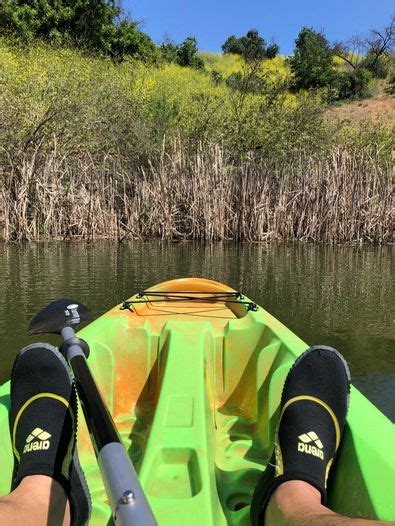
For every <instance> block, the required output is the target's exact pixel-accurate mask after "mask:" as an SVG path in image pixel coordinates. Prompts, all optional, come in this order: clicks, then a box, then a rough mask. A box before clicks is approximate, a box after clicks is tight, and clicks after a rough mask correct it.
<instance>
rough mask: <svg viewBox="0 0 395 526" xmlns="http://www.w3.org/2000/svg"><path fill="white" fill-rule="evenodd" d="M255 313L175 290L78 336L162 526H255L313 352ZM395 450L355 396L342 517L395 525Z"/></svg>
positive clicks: (182, 285)
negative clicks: (268, 471) (390, 491)
mask: <svg viewBox="0 0 395 526" xmlns="http://www.w3.org/2000/svg"><path fill="white" fill-rule="evenodd" d="M185 291H186V292H185ZM221 293H222V294H221ZM209 298H212V299H209ZM252 305H253V304H251V305H250V300H248V299H245V298H242V297H240V296H236V294H235V291H233V289H231V288H229V287H226V286H225V285H223V284H220V283H216V282H213V281H209V280H203V279H192V278H188V279H181V280H174V281H170V282H166V283H163V284H160V285H158V286H156V287H153V288H151V289H149V291H145V293H144V294H142V295H137V296H135V297H133V298H131V299H130V300H129V302H126V303H125V304H124V305H123V307H124V308H123V310H120V308H119V306H117V307H115V308H114V309H112V310H110V311H109V312H108V313H106V314H105V315H103V316H102V317H101V318H99V319H98V320H96V321H95V322H93V323H91V324H90V325H89V326H88V327H86V328H85V329H84V330H83V331H81V332H80V336H81V337H82V338H84V339H86V340H87V341H88V342H89V344H90V348H91V354H90V357H89V365H90V367H91V369H92V372H93V374H94V376H95V379H96V381H97V383H98V385H99V386H100V390H101V392H102V395H103V398H104V400H105V401H106V403H107V405H108V407H109V409H110V412H111V413H112V415H113V417H114V420H115V422H116V425H117V428H118V430H119V432H120V435H121V437H122V439H123V442H124V444H125V446H126V448H127V450H128V452H129V455H130V457H131V459H132V461H133V464H134V466H135V468H136V470H137V472H138V474H139V478H140V481H141V483H142V485H143V488H144V489H145V492H146V494H147V498H148V500H149V502H150V504H151V506H152V509H153V512H154V515H155V516H156V518H157V521H158V524H159V525H160V526H162V525H163V526H165V525H170V524H172V525H174V524H196V525H201V524H205V525H213V526H214V525H215V526H217V525H225V524H230V525H248V524H249V504H250V501H251V496H252V493H253V490H254V487H255V485H256V482H257V480H258V478H259V475H260V473H261V471H262V470H263V469H264V468H265V466H266V463H267V462H268V461H269V458H270V456H271V453H272V448H273V440H274V435H275V431H276V426H277V422H278V417H279V403H280V398H281V390H282V385H283V382H284V379H285V377H286V375H287V372H288V370H289V368H290V366H291V364H292V363H293V361H294V360H295V358H296V356H298V355H299V354H300V353H301V352H303V351H304V350H305V349H306V348H307V345H306V344H305V343H304V342H303V341H301V340H300V339H299V338H298V337H297V336H295V335H294V334H293V333H292V332H291V331H289V330H288V329H287V328H286V327H284V326H283V325H282V324H281V323H280V322H278V321H277V320H276V319H275V318H273V317H272V316H271V315H270V314H269V313H267V312H266V311H264V310H263V309H262V308H259V309H258V310H257V311H255V310H253V309H254V307H253V306H252ZM1 394H3V397H2V398H0V401H3V405H1V404H0V424H1V423H2V418H3V420H4V422H5V416H6V414H7V405H8V404H9V400H8V398H7V386H4V387H3V388H2V391H0V395H1ZM7 420H8V418H7ZM362 421H363V422H364V428H363V429H362V426H361V422H362ZM80 423H81V425H80V427H79V433H78V448H79V454H80V460H81V464H82V467H83V469H84V471H85V474H86V478H87V481H88V484H89V487H90V490H91V494H92V500H93V515H92V520H91V524H92V525H102V524H107V522H108V520H109V518H110V516H111V513H110V508H109V506H108V504H107V497H106V495H105V492H104V488H103V484H102V480H101V477H100V473H99V470H98V466H97V463H96V460H95V456H94V453H93V448H92V446H91V443H90V439H89V435H88V432H87V429H86V426H85V422H84V420H83V417H82V416H81V417H80ZM370 427H371V428H372V431H369V429H370ZM377 430H380V431H379V434H380V444H377V440H376V435H375V433H376V432H377ZM5 442H6V444H5V446H6V447H5V448H4V450H3V451H2V452H0V469H4V471H5V473H6V478H5V479H3V480H4V481H2V482H1V484H0V490H1V492H3V493H5V492H6V491H8V488H9V486H8V488H7V484H8V485H9V481H10V477H11V471H10V469H12V455H11V449H10V444H9V439H8V442H7V438H5ZM393 444H395V432H394V428H393V426H392V425H391V423H390V422H389V421H388V420H387V419H386V418H385V417H384V416H383V415H382V414H381V413H380V412H379V411H377V409H376V408H375V407H374V406H372V405H371V404H370V403H369V402H368V401H367V400H366V399H365V398H364V397H363V396H362V395H361V394H360V393H358V391H356V390H355V389H352V396H351V408H350V414H349V417H348V426H347V429H346V433H345V437H344V443H343V446H342V450H341V454H340V457H339V460H338V462H337V466H336V468H335V473H334V474H335V475H336V476H335V477H332V481H331V484H330V491H329V498H330V503H331V505H332V507H333V508H334V509H335V510H336V511H339V512H343V513H347V514H349V515H353V516H357V517H359V516H364V517H369V518H381V519H383V520H390V519H391V518H392V519H394V518H395V506H394V503H393V502H392V501H391V500H390V497H389V496H386V491H387V488H389V487H391V484H392V485H393V484H394V483H395V458H394V457H395V455H394V454H392V456H391V449H390V447H391V448H394V446H393ZM385 445H387V446H388V447H387V452H386V453H384V449H383V446H385ZM7 448H8V449H7ZM10 458H11V460H10ZM383 473H386V474H387V476H386V477H383ZM383 478H384V480H383Z"/></svg>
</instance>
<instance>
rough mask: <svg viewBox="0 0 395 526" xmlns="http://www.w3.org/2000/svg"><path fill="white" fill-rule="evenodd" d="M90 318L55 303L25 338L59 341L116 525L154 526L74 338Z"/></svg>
mask: <svg viewBox="0 0 395 526" xmlns="http://www.w3.org/2000/svg"><path fill="white" fill-rule="evenodd" d="M90 318H91V315H90V312H89V311H88V309H87V308H86V307H85V306H84V305H82V304H81V303H78V302H77V301H73V300H69V299H62V300H58V301H54V302H53V303H50V304H49V305H47V306H46V307H45V308H44V309H43V310H42V311H41V312H39V313H38V314H37V316H35V317H34V318H33V320H32V321H31V322H30V326H29V331H28V334H29V335H32V334H39V333H53V334H60V335H61V336H62V338H63V343H62V344H61V346H60V348H59V350H60V352H61V353H62V354H63V355H64V356H65V357H67V360H68V361H69V364H70V367H71V368H72V370H73V373H74V379H75V384H76V387H77V392H78V396H79V399H80V402H81V406H82V409H83V412H84V415H85V420H86V423H87V426H88V429H89V434H90V437H91V440H92V443H93V447H94V450H95V454H96V458H97V461H98V464H99V467H100V472H101V475H102V478H103V481H104V486H105V488H106V492H107V495H108V498H109V502H110V506H111V510H112V514H113V519H114V522H115V524H117V525H120V526H137V525H138V526H154V525H156V524H157V523H156V521H155V518H154V516H153V514H152V511H151V509H150V507H149V504H148V502H147V499H146V497H145V495H144V492H143V489H142V488H141V485H140V482H139V480H138V477H137V475H136V472H135V470H134V468H133V465H132V463H131V461H130V459H129V456H128V454H127V452H126V450H125V448H124V446H123V445H122V442H121V439H120V437H119V434H118V431H117V429H116V427H115V424H114V421H113V419H112V417H111V415H110V413H109V411H108V409H107V407H106V405H105V404H104V401H103V399H102V397H101V395H100V392H99V390H98V388H97V386H96V383H95V380H94V379H93V376H92V374H91V372H90V369H89V366H88V363H87V361H86V357H88V356H89V346H88V344H87V343H86V342H85V341H84V340H82V339H81V338H78V337H77V336H76V335H75V329H76V328H77V326H78V325H79V324H80V323H81V322H84V321H88V320H89V319H90Z"/></svg>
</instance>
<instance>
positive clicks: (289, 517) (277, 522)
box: [265, 480, 389, 526]
mask: <svg viewBox="0 0 395 526" xmlns="http://www.w3.org/2000/svg"><path fill="white" fill-rule="evenodd" d="M265 524H266V525H268V526H271V525H273V526H317V525H320V526H379V525H384V524H386V525H388V524H389V523H384V522H380V521H372V520H366V519H354V518H351V517H344V516H342V515H339V514H337V513H335V512H334V511H332V510H330V509H329V508H326V507H325V506H323V505H322V504H321V493H320V492H319V491H318V490H317V489H316V488H314V487H313V486H311V485H310V484H307V483H306V482H303V481H301V480H290V481H288V482H284V483H283V484H281V485H280V486H278V488H277V489H276V490H275V492H274V493H273V495H272V496H271V498H270V500H269V504H268V506H267V508H266V513H265Z"/></svg>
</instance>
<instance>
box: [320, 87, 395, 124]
mask: <svg viewBox="0 0 395 526" xmlns="http://www.w3.org/2000/svg"><path fill="white" fill-rule="evenodd" d="M328 116H329V117H333V118H338V119H341V120H350V121H353V122H361V121H363V120H369V121H374V122H378V121H380V122H383V123H386V124H395V97H393V96H391V95H387V94H385V93H380V95H377V96H376V97H372V98H371V99H365V100H359V101H355V102H351V103H349V104H342V105H341V106H337V107H335V108H331V109H330V110H328Z"/></svg>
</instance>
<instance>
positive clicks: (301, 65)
mask: <svg viewBox="0 0 395 526" xmlns="http://www.w3.org/2000/svg"><path fill="white" fill-rule="evenodd" d="M295 45H296V46H295V51H294V56H293V57H291V58H290V60H289V62H290V66H291V70H292V72H293V74H294V78H295V88H296V89H297V90H299V89H310V88H323V87H330V86H331V85H332V84H333V82H334V80H335V79H336V71H335V69H334V66H333V57H332V51H331V48H330V46H329V42H328V40H327V39H326V37H325V35H324V34H323V33H319V32H317V31H314V29H311V28H308V27H304V28H303V29H302V30H301V31H300V33H299V35H298V37H297V39H296V40H295Z"/></svg>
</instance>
